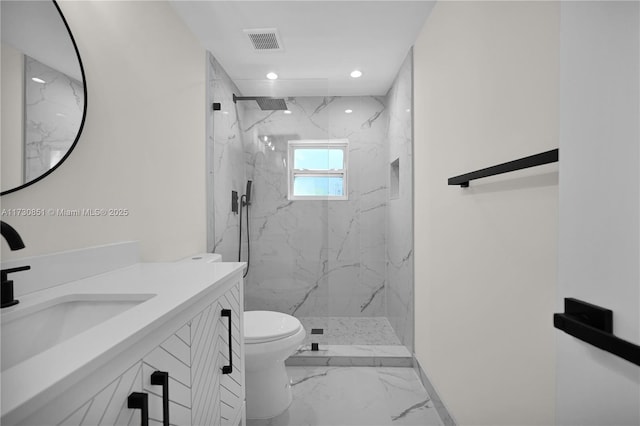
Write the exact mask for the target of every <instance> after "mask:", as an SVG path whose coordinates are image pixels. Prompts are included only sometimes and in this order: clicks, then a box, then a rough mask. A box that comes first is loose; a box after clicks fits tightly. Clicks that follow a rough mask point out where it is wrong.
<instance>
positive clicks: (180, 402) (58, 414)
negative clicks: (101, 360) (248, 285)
mask: <svg viewBox="0 0 640 426" xmlns="http://www.w3.org/2000/svg"><path fill="white" fill-rule="evenodd" d="M212 299H213V301H212V302H211V303H210V304H209V305H206V306H205V307H204V309H202V308H201V309H199V310H197V311H193V312H191V314H190V315H189V316H188V317H187V318H190V319H188V320H187V322H186V323H185V322H184V320H183V322H182V323H179V324H168V325H166V327H165V326H163V327H162V329H163V330H166V333H165V334H164V337H163V338H162V339H161V340H160V341H159V343H157V344H156V345H155V346H151V347H150V348H151V349H150V350H145V351H144V354H143V355H142V356H140V357H138V358H137V360H134V362H130V361H122V360H120V361H121V362H120V363H117V362H114V363H110V364H109V365H107V366H105V367H104V368H102V369H101V370H100V371H98V372H96V374H95V375H94V376H92V377H88V378H86V379H85V380H83V381H81V382H80V383H79V384H77V385H76V386H73V387H72V388H71V389H69V390H68V391H67V392H64V393H63V394H62V395H61V396H60V397H58V398H57V399H56V400H54V401H53V402H52V403H50V404H48V405H47V406H45V407H44V408H43V409H41V410H39V411H38V412H36V413H34V414H33V415H31V416H29V417H28V418H27V419H25V421H23V422H22V423H21V424H23V425H29V426H38V425H42V426H45V425H46V426H52V425H60V426H99V425H100V426H102V425H104V426H116V425H117V426H121V425H122V426H124V425H127V426H129V425H131V426H137V425H140V424H141V412H140V411H141V410H137V409H129V408H127V397H128V396H129V394H131V393H132V392H144V393H146V394H147V395H148V407H149V410H148V411H149V425H150V426H162V425H163V414H164V412H163V386H159V385H154V384H152V383H151V375H152V374H153V373H154V372H155V371H162V372H167V373H168V389H169V392H168V396H169V404H168V408H169V422H170V424H171V425H174V426H190V425H191V426H218V425H220V426H222V425H233V426H237V425H244V424H245V404H244V401H245V391H244V347H243V343H242V342H243V340H244V330H243V323H242V318H243V315H242V308H241V307H242V306H243V285H242V278H236V279H234V280H231V281H230V282H228V283H227V284H226V285H223V286H221V291H219V292H216V294H215V295H214V297H212ZM223 309H224V310H229V311H231V321H230V322H231V355H232V359H231V361H232V365H233V369H232V372H231V373H228V374H224V373H223V366H226V365H230V360H229V344H230V342H229V317H226V316H222V315H221V313H222V310H223ZM134 349H135V347H134V348H132V349H130V350H128V351H125V353H124V354H123V355H122V357H123V358H131V356H132V354H131V353H132V352H135V350H134ZM116 361H118V360H116ZM126 362H128V364H126V365H125V368H121V367H113V366H114V365H116V366H117V365H122V364H123V363H126ZM118 368H120V370H119V371H120V373H118V374H113V373H112V372H113V371H114V370H116V369H118ZM123 370H124V371H123Z"/></svg>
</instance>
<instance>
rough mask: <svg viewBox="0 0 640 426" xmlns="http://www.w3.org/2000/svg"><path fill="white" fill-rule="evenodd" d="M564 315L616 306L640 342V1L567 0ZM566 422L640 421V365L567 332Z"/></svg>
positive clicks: (619, 321) (626, 329)
mask: <svg viewBox="0 0 640 426" xmlns="http://www.w3.org/2000/svg"><path fill="white" fill-rule="evenodd" d="M561 16H562V20H561V26H562V33H561V34H562V35H561V40H560V45H561V51H560V54H561V55H560V58H561V62H560V65H561V68H560V69H561V80H560V89H561V90H560V105H561V109H560V117H561V120H560V155H561V162H560V175H561V179H560V235H559V237H560V238H559V256H560V257H559V259H560V263H559V280H558V301H557V310H558V312H562V311H563V299H564V298H565V297H574V298H577V299H580V300H584V301H586V302H589V303H593V304H596V305H599V306H603V307H605V308H608V309H611V310H613V332H614V334H616V335H617V336H618V337H620V338H622V339H626V340H629V341H631V342H633V343H635V344H640V313H639V312H640V271H639V269H638V260H639V259H640V235H639V232H640V196H639V195H640V157H639V156H640V149H639V141H640V84H639V79H640V5H639V3H638V2H610V1H602V2H563V3H562V6H561ZM556 342H557V383H558V387H557V417H556V420H557V423H558V424H561V425H637V424H640V369H639V368H638V366H636V365H634V364H632V363H630V362H627V361H625V360H623V359H621V358H618V357H616V356H614V355H611V354H609V353H606V352H604V351H602V350H600V349H597V348H595V347H593V346H590V345H588V344H587V343H584V342H582V341H579V340H577V339H575V338H573V337H571V336H569V335H567V334H564V333H562V332H561V331H557V332H556Z"/></svg>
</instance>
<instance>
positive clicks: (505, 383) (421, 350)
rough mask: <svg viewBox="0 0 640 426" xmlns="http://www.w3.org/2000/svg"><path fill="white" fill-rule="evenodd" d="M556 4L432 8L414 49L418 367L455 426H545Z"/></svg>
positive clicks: (553, 235) (550, 385)
mask: <svg viewBox="0 0 640 426" xmlns="http://www.w3.org/2000/svg"><path fill="white" fill-rule="evenodd" d="M558 40H559V5H558V3H551V2H439V3H437V4H436V6H435V7H434V9H433V11H432V13H431V16H430V17H429V19H428V21H427V23H426V25H425V27H424V28H423V30H422V32H421V34H420V36H419V38H418V40H417V42H416V45H415V47H414V61H415V69H414V79H415V82H414V96H415V101H414V102H415V110H414V114H415V121H414V123H415V142H414V144H415V147H414V152H415V160H414V164H415V210H414V214H415V251H416V259H415V274H416V276H415V291H416V299H415V307H416V321H415V327H416V335H415V338H416V346H415V352H416V356H417V358H418V360H419V362H420V364H421V365H422V366H423V368H424V369H425V371H426V373H427V374H428V375H429V378H430V379H431V381H432V383H433V384H434V386H435V388H436V389H437V390H438V392H439V394H440V397H441V398H442V400H443V401H444V403H445V405H447V407H448V408H449V411H450V412H451V413H452V415H453V417H454V418H455V419H456V420H457V422H458V423H459V424H462V425H465V424H466V425H523V424H537V425H549V424H552V423H553V422H554V399H555V380H554V377H555V376H554V329H553V327H552V314H553V310H554V307H555V286H556V279H557V272H556V265H557V260H556V256H557V241H556V240H557V226H558V225H557V214H558V210H557V209H558V200H557V198H558V187H557V181H558V174H557V170H558V165H557V164H552V165H547V166H542V167H539V168H535V169H529V170H526V171H521V172H515V173H512V174H508V175H502V176H496V177H492V178H487V179H483V180H479V181H474V182H472V183H471V186H470V187H469V188H467V189H462V188H459V187H454V186H448V185H447V178H449V177H451V176H455V175H458V174H462V173H466V172H470V171H473V170H476V169H480V168H483V167H487V166H491V165H494V164H498V163H501V162H505V161H510V160H515V159H517V158H520V157H524V156H527V155H532V154H537V153H539V152H543V151H547V150H549V149H553V148H556V147H557V146H558V136H557V135H558V78H559V77H558V67H559V64H558V54H559V51H558V49H559V47H558Z"/></svg>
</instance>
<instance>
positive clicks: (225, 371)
mask: <svg viewBox="0 0 640 426" xmlns="http://www.w3.org/2000/svg"><path fill="white" fill-rule="evenodd" d="M220 316H223V317H229V365H225V366H223V367H222V374H231V373H233V351H232V349H231V347H232V340H231V309H223V310H222V312H221V313H220Z"/></svg>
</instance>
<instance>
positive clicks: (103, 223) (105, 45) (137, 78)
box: [1, 1, 206, 261]
mask: <svg viewBox="0 0 640 426" xmlns="http://www.w3.org/2000/svg"><path fill="white" fill-rule="evenodd" d="M60 3H61V4H60V6H61V8H62V10H63V12H64V14H65V16H66V18H67V20H68V23H69V26H70V28H71V30H72V32H73V33H74V36H75V39H76V42H77V44H78V48H79V50H80V55H81V57H82V60H83V64H84V67H85V73H86V77H87V84H88V110H87V118H86V122H85V128H84V131H83V134H82V137H81V138H80V141H79V142H78V144H77V147H76V149H75V150H74V152H73V153H72V154H71V156H70V157H69V159H68V161H66V162H65V163H64V164H63V165H62V166H61V167H59V168H58V169H57V170H56V171H55V172H53V173H52V174H51V175H50V176H48V177H47V178H46V179H44V180H42V181H40V182H38V183H36V184H35V185H33V186H31V187H29V188H27V189H24V190H21V191H18V192H16V193H13V194H9V195H7V196H3V197H2V200H1V202H2V208H3V209H11V208H43V209H49V208H64V209H76V208H107V209H109V208H123V209H128V210H129V215H128V216H127V217H49V216H47V217H7V216H4V217H3V218H2V219H3V220H5V221H6V222H8V223H10V224H11V225H13V226H15V227H16V228H17V229H18V231H19V232H20V233H21V234H22V236H23V239H24V242H25V244H26V246H27V248H26V249H24V250H21V251H17V252H10V251H9V250H8V248H7V246H6V244H5V243H2V256H3V258H5V259H6V258H16V257H24V256H30V255H35V254H42V253H50V252H55V251H60V250H66V249H72V248H79V247H84V246H88V245H96V244H103V243H110V242H115V241H123V240H140V242H141V251H142V253H141V254H142V259H143V260H146V261H162V260H173V259H176V258H180V257H182V256H187V255H189V254H191V253H194V252H198V251H203V250H205V248H206V226H205V160H204V154H205V121H204V120H205V113H204V107H203V106H204V103H205V53H204V50H203V49H202V48H201V47H200V46H199V45H198V42H197V41H196V40H195V38H194V37H193V36H192V35H191V33H190V32H189V31H188V30H187V28H186V27H185V25H184V24H183V23H182V21H181V20H180V19H179V18H178V16H177V15H176V14H175V12H174V11H173V9H172V8H171V7H170V6H169V5H168V4H167V3H165V2H113V1H82V2H75V1H63V2H60Z"/></svg>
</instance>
